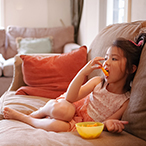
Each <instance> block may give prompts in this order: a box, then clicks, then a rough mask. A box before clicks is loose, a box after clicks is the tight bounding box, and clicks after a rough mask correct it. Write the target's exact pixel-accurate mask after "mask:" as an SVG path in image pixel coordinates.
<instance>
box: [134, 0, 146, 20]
mask: <svg viewBox="0 0 146 146" xmlns="http://www.w3.org/2000/svg"><path fill="white" fill-rule="evenodd" d="M131 4H132V10H131V21H136V20H146V0H131Z"/></svg>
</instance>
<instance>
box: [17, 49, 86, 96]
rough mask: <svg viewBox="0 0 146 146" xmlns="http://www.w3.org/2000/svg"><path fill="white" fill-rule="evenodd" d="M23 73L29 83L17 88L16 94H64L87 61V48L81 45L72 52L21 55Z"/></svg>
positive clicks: (25, 80)
mask: <svg viewBox="0 0 146 146" xmlns="http://www.w3.org/2000/svg"><path fill="white" fill-rule="evenodd" d="M21 58H22V60H23V64H22V73H23V78H24V82H25V83H26V84H27V85H28V86H25V87H21V88H19V89H18V90H17V92H16V94H27V95H34V96H41V97H48V98H56V97H58V96H60V95H61V94H63V93H64V92H65V91H66V90H67V87H68V85H69V83H70V82H71V80H72V79H73V78H74V76H75V75H76V74H77V72H78V71H79V70H80V69H81V68H82V67H83V66H84V65H85V64H86V62H87V48H86V47H85V46H82V47H80V48H79V49H77V50H74V51H72V52H70V53H66V54H61V55H57V56H51V57H43V56H38V55H31V56H29V55H21Z"/></svg>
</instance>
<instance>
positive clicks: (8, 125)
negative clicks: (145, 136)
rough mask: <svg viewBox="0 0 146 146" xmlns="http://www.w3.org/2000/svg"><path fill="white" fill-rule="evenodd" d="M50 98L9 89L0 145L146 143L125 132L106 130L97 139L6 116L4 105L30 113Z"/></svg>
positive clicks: (0, 103) (131, 145) (2, 102)
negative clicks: (50, 129) (44, 127)
mask: <svg viewBox="0 0 146 146" xmlns="http://www.w3.org/2000/svg"><path fill="white" fill-rule="evenodd" d="M48 100H49V99H48V98H43V97H36V96H27V95H15V91H8V92H6V93H5V94H4V95H3V96H2V97H1V98H0V145H1V146H20V145H21V146H48V145H49V146H83V145H84V146H109V145H112V146H117V145H118V146H145V145H146V141H144V140H141V139H139V138H137V137H134V136H133V135H131V134H129V133H127V132H124V131H123V132H122V133H121V134H112V133H109V132H106V131H103V132H102V133H101V135H100V136H99V137H98V138H96V139H83V138H82V137H81V136H80V135H79V134H78V133H77V131H76V132H59V133H58V132H52V131H49V132H47V131H45V130H43V129H37V128H33V127H32V126H30V125H28V124H25V123H22V122H19V121H17V120H5V119H3V116H2V110H3V108H4V106H9V107H11V108H13V109H15V110H17V111H20V112H22V113H25V114H30V113H31V112H33V111H35V110H36V109H38V108H40V107H42V106H44V104H45V103H46V102H47V101H48Z"/></svg>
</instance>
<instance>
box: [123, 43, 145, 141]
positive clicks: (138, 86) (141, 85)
mask: <svg viewBox="0 0 146 146" xmlns="http://www.w3.org/2000/svg"><path fill="white" fill-rule="evenodd" d="M145 56H146V45H145V46H144V48H143V51H142V54H141V59H140V63H139V67H138V70H137V73H136V76H135V78H134V81H133V85H132V91H131V96H130V102H129V105H128V108H127V110H126V111H125V113H124V115H123V120H127V121H129V124H128V125H125V129H126V131H128V132H129V133H132V134H134V135H136V136H138V137H140V138H142V139H144V140H146V61H145Z"/></svg>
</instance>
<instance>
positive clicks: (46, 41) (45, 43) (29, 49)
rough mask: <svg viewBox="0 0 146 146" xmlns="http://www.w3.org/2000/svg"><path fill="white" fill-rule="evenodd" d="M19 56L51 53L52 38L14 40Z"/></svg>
mask: <svg viewBox="0 0 146 146" xmlns="http://www.w3.org/2000/svg"><path fill="white" fill-rule="evenodd" d="M16 44H17V48H18V53H19V54H30V53H51V51H52V45H53V37H46V38H20V37H19V38H16Z"/></svg>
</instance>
